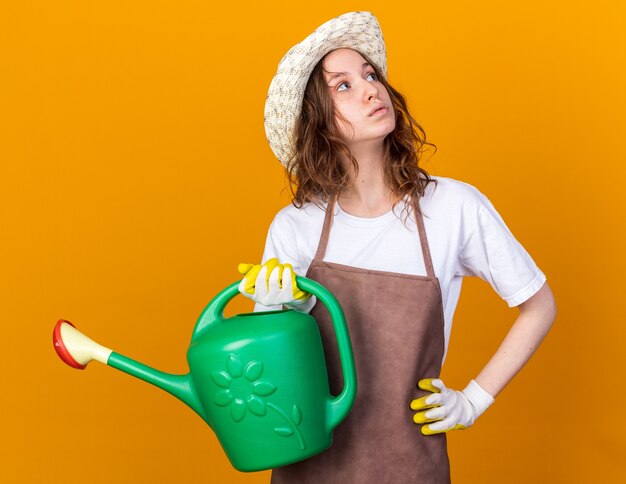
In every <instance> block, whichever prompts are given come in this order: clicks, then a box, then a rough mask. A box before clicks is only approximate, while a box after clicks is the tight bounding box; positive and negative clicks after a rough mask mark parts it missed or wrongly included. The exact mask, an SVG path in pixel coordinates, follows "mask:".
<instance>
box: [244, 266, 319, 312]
mask: <svg viewBox="0 0 626 484" xmlns="http://www.w3.org/2000/svg"><path fill="white" fill-rule="evenodd" d="M238 269H239V272H240V273H241V274H243V275H244V276H245V277H244V278H243V279H242V280H241V283H240V284H239V292H241V294H243V295H244V296H246V297H247V298H250V299H252V300H253V301H254V302H257V303H259V304H262V305H264V306H278V305H283V304H284V305H285V306H287V307H290V308H292V309H296V310H298V311H302V312H309V311H310V310H311V308H312V307H313V305H314V304H315V297H311V294H309V293H308V292H304V291H302V290H301V289H300V288H298V286H297V284H296V274H295V273H294V272H293V268H292V267H291V264H281V263H280V262H278V259H276V258H274V259H270V260H268V261H267V262H266V263H265V264H262V265H259V264H257V265H253V264H239V268H238Z"/></svg>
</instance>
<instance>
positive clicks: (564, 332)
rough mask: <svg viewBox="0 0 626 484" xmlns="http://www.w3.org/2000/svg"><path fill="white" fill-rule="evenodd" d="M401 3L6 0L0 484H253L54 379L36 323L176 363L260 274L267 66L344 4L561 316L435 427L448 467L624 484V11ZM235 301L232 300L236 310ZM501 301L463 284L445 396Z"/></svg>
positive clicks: (270, 208) (189, 423) (485, 341)
mask: <svg viewBox="0 0 626 484" xmlns="http://www.w3.org/2000/svg"><path fill="white" fill-rule="evenodd" d="M213 3H215V2H213ZM402 4H403V5H402V7H401V8H400V7H399V3H397V2H390V1H384V2H383V1H361V2H353V1H348V2H341V3H337V2H330V1H326V0H318V1H316V2H314V3H310V2H302V3H298V2H290V3H287V2H278V1H275V0H268V1H264V2H250V1H245V2H237V3H228V2H222V3H219V2H218V3H217V4H215V5H211V2H206V1H202V2H200V1H183V2H153V1H150V2H149V1H141V0H136V1H133V2H121V1H106V2H105V1H100V0H93V1H89V2H79V1H68V0H61V1H57V2H43V1H40V2H11V4H10V5H7V4H3V6H2V7H1V11H0V53H1V57H0V123H1V124H0V184H1V185H0V186H1V188H2V189H1V190H0V197H1V200H0V223H1V226H0V227H1V234H2V235H1V237H0V257H1V268H0V302H1V305H0V307H1V308H2V313H3V318H4V324H3V329H4V334H3V336H2V337H3V341H4V347H3V351H2V361H3V362H4V363H3V366H4V369H5V370H6V371H7V373H6V375H7V376H8V379H7V378H5V385H4V390H3V391H2V397H1V399H0V402H1V411H0V419H1V421H2V436H3V437H2V439H1V442H2V443H1V444H0V445H1V446H2V448H0V481H2V482H12V483H17V482H59V483H60V482H64V483H78V482H82V481H83V480H87V481H88V482H92V483H100V482H102V483H104V482H113V481H118V482H133V483H139V482H174V481H176V482H184V481H189V482H192V481H199V480H201V481H202V482H242V483H243V482H247V483H253V482H267V481H268V478H269V473H257V474H242V473H238V472H237V471H235V470H233V469H232V467H231V466H230V464H229V463H228V461H227V459H226V458H225V456H224V454H223V452H222V450H221V448H220V447H219V445H218V443H217V440H216V439H215V437H214V435H213V434H212V432H211V431H210V429H209V428H208V427H206V426H205V425H203V423H202V421H201V420H200V419H199V418H197V417H196V416H195V415H194V414H193V413H192V412H191V411H190V410H188V409H186V408H185V407H184V406H183V405H181V404H180V403H179V402H177V401H176V400H175V399H173V398H172V397H170V396H169V395H167V394H165V393H164V392H159V391H158V390H156V389H154V388H153V387H151V386H149V385H146V384H143V383H139V382H136V381H134V380H133V379H131V378H130V377H127V376H126V375H122V374H121V373H119V372H116V371H114V370H112V369H110V368H106V367H105V366H103V365H100V364H97V363H93V364H92V365H90V367H89V368H88V369H87V370H86V371H83V372H79V371H75V370H71V369H70V368H69V367H67V366H65V365H64V364H63V363H61V361H60V360H59V359H58V358H57V356H56V354H55V353H54V351H53V348H52V343H51V332H52V328H53V325H54V323H55V322H56V320H57V319H59V318H61V317H62V318H67V319H69V320H71V321H73V322H74V323H75V324H77V326H78V327H79V328H80V329H82V330H84V332H85V333H87V334H88V335H89V336H91V337H92V338H94V339H95V340H97V341H98V342H101V343H102V344H105V345H108V346H110V347H113V349H115V350H116V351H119V352H121V353H123V354H127V355H129V356H131V357H134V358H137V359H139V360H141V361H144V362H146V363H148V364H152V365H154V366H157V367H159V368H161V369H163V370H167V371H171V372H184V371H185V369H186V363H185V360H184V354H185V350H186V347H187V344H188V339H189V335H190V333H191V330H192V327H193V324H194V322H195V319H196V317H197V315H198V314H199V312H200V311H201V309H202V308H203V307H204V305H205V304H206V302H208V301H209V300H210V299H211V297H212V296H214V295H215V294H216V293H217V292H218V291H219V290H220V289H222V288H223V287H225V286H226V285H227V284H229V283H230V282H232V281H234V280H235V279H237V277H238V274H237V271H236V266H237V263H238V262H240V261H251V262H254V261H257V260H259V258H260V256H261V252H262V249H263V243H264V239H265V232H266V230H267V227H268V225H269V223H270V221H271V219H272V217H273V215H274V213H275V212H276V211H277V210H278V209H279V208H280V207H282V206H283V205H285V204H287V203H288V201H289V199H288V196H287V193H285V192H281V190H282V189H283V187H284V181H283V177H282V173H281V167H280V165H279V163H278V162H276V161H275V159H274V158H273V156H272V153H271V151H270V149H269V147H268V145H267V142H266V140H265V134H264V130H263V122H262V120H263V105H264V101H265V94H266V91H267V87H268V85H269V82H270V80H271V78H272V75H273V73H274V71H275V68H276V65H277V62H278V60H279V59H280V57H281V56H282V55H283V53H284V52H285V51H286V50H287V48H288V47H290V46H291V45H293V44H294V43H295V42H297V41H299V40H301V39H302V38H303V37H304V36H305V35H307V34H308V33H309V32H310V31H311V30H312V29H313V28H314V27H316V26H317V25H319V24H321V23H322V22H324V21H325V20H328V19H329V18H330V17H333V16H336V15H338V14H341V13H344V12H346V11H349V10H355V9H362V10H371V11H373V12H374V13H375V14H376V15H377V16H378V18H379V20H380V22H381V25H382V28H383V31H384V33H385V37H386V40H387V47H388V51H389V73H390V79H391V80H392V82H393V83H394V85H396V86H397V87H398V88H399V89H400V90H401V91H402V92H404V93H405V94H406V95H407V97H408V98H409V100H410V102H411V106H412V108H413V112H414V113H415V115H416V117H417V118H418V120H419V121H420V123H421V124H422V125H423V126H424V127H425V129H426V131H427V133H428V135H429V137H430V139H431V140H432V141H433V142H434V143H436V144H437V145H438V147H439V151H438V153H437V154H436V155H435V156H434V158H432V159H431V160H429V161H428V162H427V163H426V164H425V167H426V168H427V169H428V170H430V171H431V172H432V173H434V174H437V175H442V176H450V177H454V178H459V179H462V180H464V181H467V182H469V183H472V184H474V185H476V186H477V187H478V188H479V189H480V190H481V191H483V192H484V193H485V194H486V195H487V196H488V197H489V198H490V199H491V200H492V202H493V203H494V205H495V206H496V207H497V208H498V210H499V211H500V213H501V214H502V215H503V217H504V219H505V220H506V221H507V223H508V225H509V227H510V228H511V230H512V231H513V232H514V234H515V235H516V236H517V237H518V239H519V240H520V241H521V242H522V243H523V244H524V245H525V246H526V247H527V248H528V250H529V251H530V253H531V254H532V255H533V257H534V258H535V260H536V261H537V263H538V264H539V266H540V267H541V268H542V269H543V270H544V272H546V274H547V275H548V279H549V282H550V285H551V287H552V289H553V291H554V293H555V295H556V298H557V301H558V305H559V316H558V319H557V323H556V325H555V327H554V329H553V331H552V332H551V333H550V334H549V336H548V338H547V339H546V341H545V343H544V345H543V346H542V347H541V348H540V350H539V352H538V353H537V355H536V357H535V358H534V359H533V360H532V361H531V362H530V364H529V365H528V366H527V367H526V368H525V369H524V370H523V372H522V373H521V374H520V375H519V376H518V377H517V378H516V379H515V380H514V382H513V383H512V384H511V385H510V386H509V387H508V388H507V389H506V390H505V391H504V392H503V393H502V394H501V396H500V397H499V398H498V400H497V402H496V404H495V405H494V406H493V407H492V408H491V409H490V410H489V411H488V413H486V414H485V415H484V416H483V417H482V418H481V419H480V420H479V421H478V422H477V424H476V425H475V426H474V427H473V428H472V429H470V430H468V431H466V432H456V433H454V434H453V435H450V439H449V440H450V454H451V458H452V472H453V478H454V479H455V481H456V482H462V483H466V482H468V483H502V482H507V483H528V482H550V483H554V482H563V483H586V482H618V481H622V482H623V479H625V478H626V469H625V467H624V460H623V456H624V455H625V454H626V444H625V439H624V432H623V431H624V429H625V428H626V426H625V425H626V417H625V413H624V410H623V401H624V392H623V390H622V388H621V387H622V381H623V372H624V370H625V369H626V365H625V359H624V356H623V355H624V351H623V348H622V346H623V342H624V340H625V336H626V330H625V327H626V324H624V316H623V309H622V308H621V302H622V300H623V289H624V282H623V274H624V270H625V269H626V257H625V256H624V250H623V247H624V243H625V242H626V241H625V234H624V231H625V230H624V208H625V207H626V203H625V202H624V188H623V180H624V178H625V177H624V175H625V174H626V169H625V166H626V163H625V161H626V156H625V155H626V147H625V143H624V133H625V132H626V129H625V128H626V119H625V118H626V94H625V93H626V90H625V89H624V86H625V85H626V69H625V67H624V66H625V65H626V59H625V57H626V56H625V52H626V39H625V36H626V34H625V33H624V32H625V29H624V25H625V24H626V23H625V21H626V11H625V9H624V7H623V6H621V2H617V1H594V2H591V1H589V0H588V1H579V2H564V1H559V2H546V1H538V0H531V1H528V2H516V3H510V2H499V1H498V2H497V1H483V2H465V1H460V0H453V1H448V2H402ZM210 5H211V6H210ZM283 5H289V6H288V7H287V6H283ZM240 299H243V298H238V299H237V301H236V302H235V303H234V304H233V308H232V309H231V311H243V310H247V309H248V308H249V307H250V306H249V305H248V304H247V301H241V300H240ZM516 313H517V311H516V310H509V309H507V308H506V305H505V304H504V303H503V302H502V301H500V300H499V299H498V297H497V296H496V295H495V293H493V291H491V290H490V288H489V287H488V285H486V284H485V283H483V282H481V281H477V280H468V281H467V283H466V286H465V289H464V291H463V296H462V298H461V301H460V306H459V310H458V313H457V317H456V320H455V329H454V331H453V336H452V343H451V347H450V353H449V358H448V361H447V364H446V367H445V369H444V376H445V378H446V380H447V382H448V383H449V385H451V386H456V387H462V386H464V385H465V383H466V382H467V381H468V380H469V379H470V378H472V377H474V376H475V375H476V374H477V373H478V371H479V369H480V368H481V365H483V364H484V363H485V362H486V360H487V358H488V357H489V356H490V354H491V353H492V352H493V351H495V349H496V347H497V344H498V342H499V340H500V339H501V338H502V337H503V335H504V334H505V331H506V329H507V327H508V326H509V324H510V323H511V322H512V321H513V319H514V317H515V314H516ZM24 345H27V346H29V347H28V348H26V347H24ZM618 476H621V478H620V477H618Z"/></svg>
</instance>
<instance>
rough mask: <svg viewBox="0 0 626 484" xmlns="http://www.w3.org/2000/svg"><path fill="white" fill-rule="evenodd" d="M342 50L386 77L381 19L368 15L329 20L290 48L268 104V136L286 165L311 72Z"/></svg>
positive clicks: (354, 14) (362, 14) (277, 75)
mask: <svg viewBox="0 0 626 484" xmlns="http://www.w3.org/2000/svg"><path fill="white" fill-rule="evenodd" d="M341 48H348V49H354V50H356V51H358V52H360V53H361V54H364V55H365V56H367V57H368V58H369V59H371V60H372V62H373V63H374V64H376V67H378V69H379V70H380V71H381V72H382V73H383V75H384V76H385V77H386V76H387V55H386V52H385V40H384V39H383V34H382V32H381V30H380V25H378V20H376V17H374V15H372V14H371V13H369V12H350V13H346V14H344V15H341V16H339V17H336V18H334V19H332V20H329V21H328V22H326V23H324V24H322V25H321V26H319V27H318V28H317V29H315V31H314V32H313V33H312V34H311V35H309V36H308V37H307V38H306V39H304V40H303V41H302V42H300V43H299V44H296V45H294V46H293V47H292V48H291V49H289V51H288V52H287V53H286V54H285V56H284V57H283V58H282V60H281V61H280V63H279V64H278V71H277V72H276V75H275V76H274V79H272V83H271V84H270V88H269V91H268V93H267V100H266V102H265V133H266V135H267V139H268V141H269V142H270V147H271V148H272V151H273V152H274V154H275V155H276V157H277V158H278V160H279V161H280V162H281V163H282V164H283V165H284V166H287V163H288V161H289V159H290V158H291V156H292V155H293V150H294V141H295V140H294V137H293V129H294V125H295V123H296V118H297V117H298V116H299V114H300V109H301V108H302V99H303V97H304V90H305V88H306V85H307V82H308V80H309V77H310V75H311V72H312V71H313V68H314V67H315V66H316V65H317V63H318V62H319V61H320V60H321V59H322V57H324V56H325V55H326V54H328V53H329V52H331V51H333V50H335V49H341Z"/></svg>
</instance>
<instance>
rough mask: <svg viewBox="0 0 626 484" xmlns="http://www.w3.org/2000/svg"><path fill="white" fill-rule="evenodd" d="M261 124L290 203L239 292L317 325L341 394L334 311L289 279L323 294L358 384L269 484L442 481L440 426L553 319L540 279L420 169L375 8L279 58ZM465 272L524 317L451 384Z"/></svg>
mask: <svg viewBox="0 0 626 484" xmlns="http://www.w3.org/2000/svg"><path fill="white" fill-rule="evenodd" d="M265 125H266V132H267V135H268V139H269V141H270V145H271V147H272V149H273V151H274V153H275V154H276V156H277V157H278V159H279V160H280V161H281V162H282V163H283V165H285V167H286V169H287V170H288V172H289V174H290V177H291V180H292V182H293V185H295V189H294V200H293V204H292V205H289V206H288V207H285V208H284V209H283V210H281V211H280V212H279V213H278V214H277V215H276V217H275V219H274V221H273V222H272V225H271V227H270V229H269V234H268V236H267V243H266V246H265V253H264V255H263V261H264V263H263V264H260V265H256V266H252V265H249V264H244V265H241V266H240V271H241V272H242V273H243V274H245V277H244V278H243V280H242V282H241V285H240V290H241V292H242V293H243V294H244V295H246V296H248V297H250V298H251V299H253V300H254V301H255V302H256V303H257V305H256V307H255V309H256V310H264V309H268V308H271V309H274V308H276V307H278V308H280V307H281V306H282V305H284V306H287V307H290V308H293V309H296V310H299V311H310V312H311V314H313V315H314V316H315V317H316V319H317V320H318V322H319V323H320V331H321V333H322V340H323V344H324V349H325V352H326V358H327V363H328V370H329V378H330V383H331V392H333V393H335V394H336V393H338V392H339V390H340V389H341V387H342V381H341V380H342V379H341V374H340V371H339V370H338V368H340V365H339V363H338V355H337V350H336V344H335V342H334V335H333V332H332V327H331V324H330V320H329V316H328V314H327V312H326V310H325V308H323V307H321V306H322V305H321V304H318V305H316V304H315V298H314V297H309V295H308V294H306V293H303V292H302V291H300V290H299V289H298V288H297V286H296V284H295V275H294V274H295V273H298V274H305V275H306V277H308V278H311V279H314V280H316V281H318V282H320V283H321V284H323V285H324V286H326V287H327V288H328V289H329V290H330V291H331V292H332V293H333V294H334V295H335V296H336V297H337V299H338V300H339V302H340V303H341V305H342V307H343V309H344V312H345V314H346V319H347V323H348V327H349V330H350V336H351V340H352V345H353V349H354V357H355V364H356V370H357V381H358V394H357V398H356V401H355V404H354V407H353V410H352V412H351V413H350V415H349V416H348V417H347V419H346V420H345V421H344V422H343V423H342V424H341V425H340V426H339V427H338V428H337V429H336V430H335V433H334V442H333V445H332V446H331V448H330V449H328V450H327V451H325V452H323V453H321V454H319V455H317V456H315V457H313V458H311V459H308V460H306V461H303V462H299V463H296V464H292V465H289V466H285V467H281V468H278V469H275V470H274V472H273V474H272V482H277V483H280V482H330V483H334V482H358V483H369V482H371V483H377V484H378V483H385V482H392V483H400V482H402V483H404V482H411V483H418V482H433V483H442V482H449V480H450V474H449V463H448V456H447V451H446V432H448V431H450V430H457V429H463V428H466V427H469V426H470V425H472V424H473V423H474V421H475V420H476V418H478V417H479V416H480V415H481V414H482V412H484V411H485V410H486V409H487V407H489V406H490V405H491V403H492V402H493V400H494V398H495V397H496V396H497V395H498V393H500V391H501V390H502V389H503V388H504V386H505V385H506V384H507V383H508V382H509V381H510V380H511V378H513V376H514V375H515V374H516V373H517V372H518V371H519V370H520V369H521V368H522V366H523V365H524V364H525V363H526V361H527V360H528V359H529V358H530V356H531V355H532V354H533V352H534V351H535V349H536V348H537V346H538V345H539V344H540V342H541V340H542V339H543V337H544V336H545V334H546V333H547V331H548V330H549V328H550V326H551V324H552V322H553V320H554V317H555V304H554V299H553V297H552V294H551V291H550V289H549V287H548V285H547V284H546V282H545V280H546V278H545V276H544V274H543V273H542V272H541V271H540V270H539V269H538V268H537V266H536V265H535V263H534V262H533V260H532V259H531V257H530V256H529V255H528V253H527V252H526V251H525V250H524V248H523V247H522V246H521V245H520V244H519V243H518V242H517V241H516V240H515V238H514V237H513V235H512V234H511V232H510V231H509V230H508V229H507V227H506V225H505V224H504V222H503V221H502V219H501V217H500V216H499V215H498V213H497V212H496V210H495V209H494V207H493V206H492V205H491V203H490V202H489V201H488V200H487V198H486V197H485V196H484V195H482V194H481V193H480V192H479V191H478V190H476V189H475V188H474V187H472V186H470V185H468V184H465V183H462V182H459V181H455V180H452V179H449V178H442V177H431V176H429V175H428V174H427V173H426V172H425V171H424V170H423V169H421V168H420V167H419V164H418V163H419V159H420V155H421V153H422V148H423V146H424V145H425V144H427V143H426V140H425V136H424V132H423V130H422V129H421V128H420V127H419V125H418V124H417V123H416V122H415V121H414V120H413V118H412V117H411V115H410V114H409V112H408V109H407V106H406V103H405V101H404V98H403V97H402V95H400V94H399V93H398V92H397V91H396V90H395V89H393V87H391V86H390V85H389V83H388V82H387V80H386V54H385V44H384V40H383V37H382V33H381V31H380V27H379V25H378V22H377V20H376V18H375V17H374V16H373V15H371V14H370V13H367V12H352V13H348V14H345V15H342V16H340V17H338V18H335V19H333V20H330V21H329V22H326V23H325V24H324V25H322V26H321V27H319V28H318V29H317V30H316V31H315V32H313V33H312V34H311V35H310V36H309V37H307V38H306V39H305V40H304V41H302V42H301V43H299V44H298V45H296V46H295V47H293V48H292V49H291V50H290V51H289V52H288V53H287V54H286V55H285V57H284V58H283V60H282V61H281V63H280V64H279V67H278V72H277V74H276V76H275V77H274V79H273V81H272V84H271V86H270V89H269V93H268V99H267V104H266V111H265ZM464 276H479V277H481V278H483V279H485V280H486V281H488V282H489V283H490V284H491V286H492V287H493V288H494V290H495V291H496V292H497V293H498V294H499V295H500V296H501V297H502V298H503V299H504V300H505V301H506V302H507V303H508V305H509V306H511V307H514V306H515V307H518V308H519V316H518V318H517V320H516V321H515V323H514V325H513V326H512V328H511V330H510V331H509V333H508V335H507V336H506V338H505V339H504V341H503V342H502V345H501V346H500V348H499V349H498V350H497V352H496V353H495V354H494V355H493V356H492V358H491V359H490V360H489V362H488V363H487V365H486V366H485V367H484V369H483V370H482V371H481V372H480V374H479V375H477V376H476V378H475V379H474V380H471V381H470V383H469V384H468V385H467V387H466V388H465V389H464V390H463V391H455V390H451V389H448V388H446V387H445V385H444V384H443V382H442V381H441V380H439V379H438V376H439V373H440V370H441V365H442V362H443V360H444V358H445V353H446V348H447V344H448V341H449V337H450V329H451V326H452V316H453V313H454V310H455V307H456V304H457V301H458V298H459V293H460V288H461V282H462V278H463V277H464ZM418 382H419V383H418ZM416 383H418V387H419V388H416ZM411 410H413V411H411ZM415 411H416V412H415Z"/></svg>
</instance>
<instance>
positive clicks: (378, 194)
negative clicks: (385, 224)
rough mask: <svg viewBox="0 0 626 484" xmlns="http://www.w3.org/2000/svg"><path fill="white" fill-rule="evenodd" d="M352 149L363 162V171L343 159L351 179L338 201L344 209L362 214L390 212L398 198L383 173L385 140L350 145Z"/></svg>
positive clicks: (369, 215)
mask: <svg viewBox="0 0 626 484" xmlns="http://www.w3.org/2000/svg"><path fill="white" fill-rule="evenodd" d="M350 152H351V153H352V156H354V158H355V159H356V160H357V162H358V164H359V171H358V173H355V171H354V169H353V167H352V165H351V164H350V163H349V162H348V161H347V160H343V165H344V168H346V169H347V170H348V172H349V173H350V180H351V183H350V186H349V187H348V188H346V189H344V190H343V191H342V192H341V193H340V194H339V199H338V203H339V205H340V206H341V208H342V210H344V211H346V212H348V213H350V214H351V215H355V216H358V217H376V216H378V215H382V214H384V213H387V212H388V211H389V210H391V208H392V207H393V204H394V203H395V202H396V201H397V200H396V199H395V197H394V196H393V194H392V193H391V190H389V188H388V187H387V185H386V184H385V180H384V177H383V166H384V157H383V147H382V143H381V144H379V145H377V146H376V147H372V146H368V147H358V148H357V149H355V148H354V147H350Z"/></svg>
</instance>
